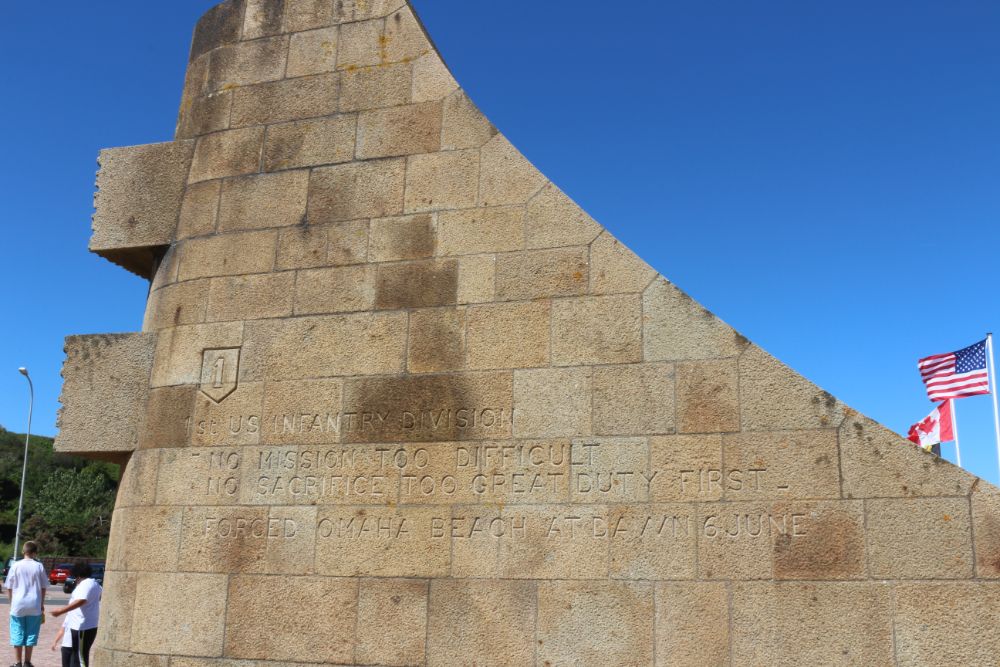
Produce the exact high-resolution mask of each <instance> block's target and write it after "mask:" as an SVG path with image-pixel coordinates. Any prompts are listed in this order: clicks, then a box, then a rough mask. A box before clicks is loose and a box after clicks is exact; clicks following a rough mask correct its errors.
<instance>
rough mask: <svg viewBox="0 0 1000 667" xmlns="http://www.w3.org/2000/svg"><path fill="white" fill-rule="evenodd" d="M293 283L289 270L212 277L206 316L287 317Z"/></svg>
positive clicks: (227, 318)
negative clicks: (252, 274)
mask: <svg viewBox="0 0 1000 667" xmlns="http://www.w3.org/2000/svg"><path fill="white" fill-rule="evenodd" d="M299 280H301V276H300V278H299ZM182 284H187V283H182ZM295 284H296V282H295V274H294V273H293V272H291V271H286V272H284V273H263V274H259V275H255V276H229V277H225V278H213V279H212V287H211V289H210V290H209V293H208V317H207V319H208V321H209V322H227V321H231V320H259V319H264V318H266V317H287V316H289V315H291V314H292V298H291V295H292V292H293V286H294V285H295Z"/></svg>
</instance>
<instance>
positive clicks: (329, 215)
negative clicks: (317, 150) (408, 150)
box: [309, 159, 406, 224]
mask: <svg viewBox="0 0 1000 667" xmlns="http://www.w3.org/2000/svg"><path fill="white" fill-rule="evenodd" d="M405 169H406V161H405V160H403V159H390V160H371V161H369V162H355V163H350V164H343V165H336V166H333V167H322V168H320V169H314V170H313V172H312V179H311V181H310V183H309V221H310V222H311V223H313V224H317V223H323V222H337V221H340V220H344V221H346V220H359V219H361V218H384V217H386V216H390V215H399V214H400V213H402V212H403V174H404V171H405Z"/></svg>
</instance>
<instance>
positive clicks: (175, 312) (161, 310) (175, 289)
mask: <svg viewBox="0 0 1000 667" xmlns="http://www.w3.org/2000/svg"><path fill="white" fill-rule="evenodd" d="M208 287H209V281H208V280H191V281H188V282H186V283H178V284H176V285H167V286H166V287H162V288H160V290H159V291H158V292H157V294H155V298H150V300H149V303H147V304H146V316H145V318H144V319H143V329H146V330H147V331H156V330H158V329H164V328H166V327H172V326H178V325H181V324H199V323H201V322H204V321H205V304H206V302H207V301H208V298H207V297H208Z"/></svg>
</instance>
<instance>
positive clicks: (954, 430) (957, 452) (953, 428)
mask: <svg viewBox="0 0 1000 667" xmlns="http://www.w3.org/2000/svg"><path fill="white" fill-rule="evenodd" d="M948 402H949V403H951V410H949V412H951V434H952V435H953V436H955V459H956V460H957V462H958V467H959V468H961V467H962V450H961V449H959V447H958V417H957V416H956V415H955V399H954V398H949V399H948Z"/></svg>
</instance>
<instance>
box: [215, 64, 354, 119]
mask: <svg viewBox="0 0 1000 667" xmlns="http://www.w3.org/2000/svg"><path fill="white" fill-rule="evenodd" d="M339 86H340V79H339V77H338V76H337V75H335V74H316V75H314V76H302V77H299V78H296V79H284V80H282V81H274V82H271V83H262V84H259V85H256V86H246V87H244V88H239V89H237V90H236V92H235V93H234V94H233V113H232V118H231V120H230V124H231V126H232V127H246V126H249V125H263V124H268V123H283V122H285V121H290V120H300V119H303V118H315V117H317V116H326V115H328V114H331V113H333V112H335V111H336V110H337V98H338V88H339Z"/></svg>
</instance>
